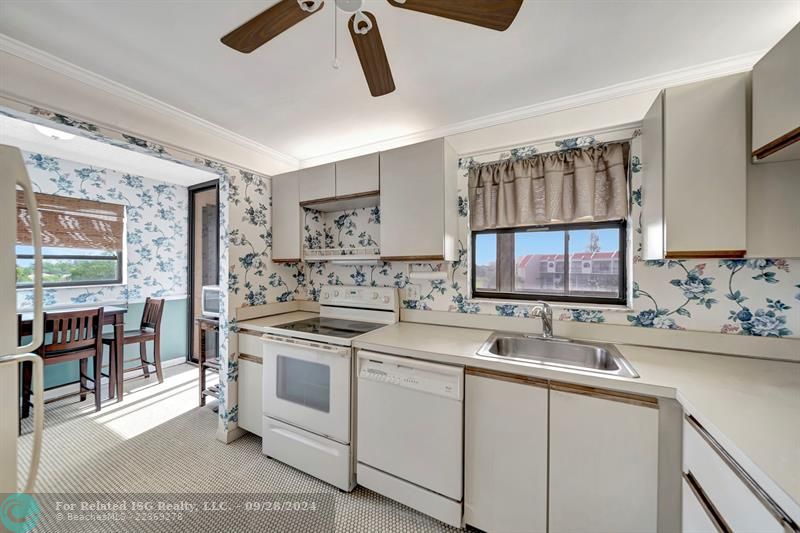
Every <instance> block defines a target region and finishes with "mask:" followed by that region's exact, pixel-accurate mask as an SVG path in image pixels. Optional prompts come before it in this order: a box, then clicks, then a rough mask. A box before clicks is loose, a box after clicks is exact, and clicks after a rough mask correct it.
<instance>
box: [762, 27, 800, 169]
mask: <svg viewBox="0 0 800 533" xmlns="http://www.w3.org/2000/svg"><path fill="white" fill-rule="evenodd" d="M798 56H800V24H798V25H797V26H795V27H794V29H792V30H791V31H790V32H789V33H787V34H786V36H784V38H783V39H781V40H780V42H779V43H778V44H776V45H775V46H774V47H773V48H772V49H771V50H770V51H769V52H767V54H766V55H765V56H764V57H762V58H761V59H760V60H759V61H758V63H756V64H755V66H754V67H753V126H752V127H753V142H752V149H753V155H754V156H756V157H758V158H759V160H764V159H766V160H767V161H770V162H771V161H788V160H790V159H800V142H798V139H800V105H797V95H798V94H800V60H798Z"/></svg>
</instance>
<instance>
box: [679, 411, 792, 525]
mask: <svg viewBox="0 0 800 533" xmlns="http://www.w3.org/2000/svg"><path fill="white" fill-rule="evenodd" d="M683 470H684V473H685V474H686V475H689V476H691V477H692V478H694V479H696V481H697V484H698V485H699V486H701V487H702V488H703V491H704V492H705V494H706V495H707V497H708V500H709V501H711V502H713V504H714V506H715V507H716V509H717V510H718V511H719V515H720V517H721V518H722V520H723V521H724V522H725V523H726V524H727V525H728V526H729V527H730V528H731V529H732V530H733V531H757V532H759V533H767V532H773V531H774V532H778V533H783V532H785V531H792V528H791V527H784V525H785V524H784V523H783V522H782V521H781V517H780V515H781V513H782V512H781V511H780V508H779V507H777V505H776V504H775V503H774V502H770V501H769V496H767V495H766V493H764V492H763V490H762V489H761V488H760V487H759V486H758V485H756V484H755V482H754V481H753V480H752V478H750V477H749V476H748V475H747V473H745V472H744V470H742V468H741V466H739V465H738V463H736V462H735V461H734V460H733V458H732V457H731V456H730V455H729V454H728V453H727V452H726V451H725V450H724V449H722V447H721V446H720V445H719V443H717V441H716V440H715V439H714V438H713V437H712V436H711V435H710V434H709V433H708V432H707V431H706V430H705V428H703V427H702V426H701V425H700V424H699V422H697V421H696V420H695V419H694V418H693V417H691V416H687V417H686V419H685V421H684V428H683Z"/></svg>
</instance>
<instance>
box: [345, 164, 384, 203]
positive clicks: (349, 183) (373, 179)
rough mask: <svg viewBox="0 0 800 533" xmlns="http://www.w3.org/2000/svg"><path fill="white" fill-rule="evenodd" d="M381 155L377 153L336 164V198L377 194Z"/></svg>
mask: <svg viewBox="0 0 800 533" xmlns="http://www.w3.org/2000/svg"><path fill="white" fill-rule="evenodd" d="M378 161H379V155H378V154H377V153H374V154H369V155H364V156H361V157H354V158H352V159H345V160H344V161H337V162H336V196H339V197H341V196H352V195H354V194H368V193H377V192H378V190H379V189H380V180H379V178H378V175H379V174H378V172H379V171H380V170H379V168H378V167H379V163H378Z"/></svg>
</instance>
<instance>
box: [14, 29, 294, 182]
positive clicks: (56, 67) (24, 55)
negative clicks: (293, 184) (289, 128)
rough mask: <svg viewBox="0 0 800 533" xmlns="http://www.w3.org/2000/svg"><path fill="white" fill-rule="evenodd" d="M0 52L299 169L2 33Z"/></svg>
mask: <svg viewBox="0 0 800 533" xmlns="http://www.w3.org/2000/svg"><path fill="white" fill-rule="evenodd" d="M0 51H3V52H6V53H8V54H11V55H13V56H16V57H19V58H21V59H24V60H26V61H29V62H31V63H34V64H36V65H38V66H40V67H42V68H46V69H48V70H51V71H54V72H57V73H58V74H61V75H63V76H66V77H68V78H71V79H73V80H75V81H79V82H81V83H84V84H86V85H88V86H90V87H93V88H95V89H99V90H102V91H104V92H107V93H109V94H111V95H114V96H117V97H119V98H123V99H125V100H127V101H129V102H131V103H134V104H136V105H138V106H142V107H144V108H147V109H150V110H152V111H155V112H157V113H159V114H162V115H166V116H169V117H170V118H173V119H175V120H177V121H180V122H182V123H184V124H186V125H187V126H189V127H191V128H195V129H201V130H204V131H206V132H207V133H209V134H211V135H214V136H216V137H219V138H221V139H224V140H226V141H228V142H230V143H233V144H235V145H237V146H239V147H241V148H244V149H246V150H250V151H253V152H257V153H259V154H262V155H264V156H267V157H270V158H272V159H275V160H278V161H280V162H282V163H285V164H286V165H288V166H292V167H294V168H297V167H299V166H300V161H299V160H298V159H297V158H295V157H292V156H290V155H288V154H285V153H283V152H279V151H278V150H275V149H274V148H270V147H269V146H265V145H263V144H260V143H258V142H256V141H254V140H252V139H249V138H247V137H245V136H243V135H240V134H238V133H236V132H233V131H231V130H228V129H226V128H223V127H221V126H218V125H216V124H214V123H213V122H209V121H208V120H205V119H203V118H200V117H198V116H196V115H193V114H191V113H188V112H186V111H183V110H181V109H179V108H177V107H175V106H173V105H170V104H167V103H166V102H162V101H161V100H158V99H156V98H153V97H152V96H148V95H146V94H144V93H142V92H139V91H137V90H135V89H131V88H130V87H128V86H126V85H123V84H121V83H118V82H115V81H114V80H111V79H108V78H106V77H104V76H101V75H99V74H96V73H94V72H91V71H89V70H86V69H84V68H82V67H79V66H78V65H75V64H73V63H70V62H68V61H65V60H63V59H61V58H59V57H57V56H54V55H52V54H49V53H47V52H44V51H42V50H39V49H38V48H34V47H32V46H30V45H27V44H25V43H23V42H21V41H18V40H16V39H14V38H12V37H9V36H8V35H5V34H3V33H0ZM186 148H190V147H186Z"/></svg>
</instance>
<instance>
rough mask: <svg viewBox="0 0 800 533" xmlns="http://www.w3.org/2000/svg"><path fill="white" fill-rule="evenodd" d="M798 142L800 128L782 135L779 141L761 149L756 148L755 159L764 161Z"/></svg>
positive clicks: (754, 151)
mask: <svg viewBox="0 0 800 533" xmlns="http://www.w3.org/2000/svg"><path fill="white" fill-rule="evenodd" d="M797 141H800V126H798V127H796V128H795V129H793V130H792V131H790V132H788V133H786V134H784V135H781V136H780V137H778V138H777V139H775V140H773V141H770V142H768V143H767V144H765V145H764V146H762V147H761V148H756V149H755V150H753V157H755V158H756V159H764V158H765V157H768V156H770V155H772V154H774V153H775V152H778V151H780V150H783V149H784V148H786V147H787V146H790V145H792V144H794V143H796V142H797Z"/></svg>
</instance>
